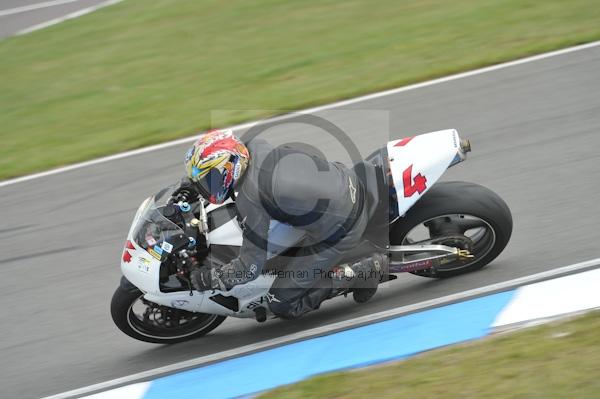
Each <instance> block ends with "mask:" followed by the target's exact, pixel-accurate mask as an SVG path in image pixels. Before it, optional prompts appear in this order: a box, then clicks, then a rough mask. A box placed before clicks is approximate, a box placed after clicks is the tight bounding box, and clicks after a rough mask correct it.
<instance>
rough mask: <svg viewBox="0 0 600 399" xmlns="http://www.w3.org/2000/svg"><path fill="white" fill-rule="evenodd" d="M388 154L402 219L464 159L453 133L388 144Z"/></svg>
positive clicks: (410, 138) (448, 131)
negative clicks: (449, 170)
mask: <svg viewBox="0 0 600 399" xmlns="http://www.w3.org/2000/svg"><path fill="white" fill-rule="evenodd" d="M387 150H388V156H389V161H390V170H391V172H392V178H393V180H394V186H395V187H396V194H397V195H398V214H399V215H404V214H405V213H406V211H408V210H409V209H410V207H411V206H413V205H414V204H415V202H417V201H418V200H419V198H421V196H422V195H423V194H425V193H426V192H427V190H429V188H430V187H431V186H432V185H433V184H434V183H435V182H436V181H437V180H438V179H439V178H440V177H441V176H442V174H443V173H444V172H445V171H446V169H448V167H449V166H451V165H453V164H455V163H457V162H460V161H461V160H463V159H464V158H465V154H464V152H463V151H462V149H461V146H460V137H459V136H458V132H457V131H456V130H454V129H448V130H440V131H438V132H432V133H427V134H422V135H419V136H414V137H406V138H403V139H399V140H394V141H390V142H389V143H388V144H387Z"/></svg>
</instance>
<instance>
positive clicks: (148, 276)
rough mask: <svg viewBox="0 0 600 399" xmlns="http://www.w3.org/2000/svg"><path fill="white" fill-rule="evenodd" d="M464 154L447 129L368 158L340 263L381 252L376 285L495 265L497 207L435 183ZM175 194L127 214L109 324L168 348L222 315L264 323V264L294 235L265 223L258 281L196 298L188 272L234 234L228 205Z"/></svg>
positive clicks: (488, 194)
mask: <svg viewBox="0 0 600 399" xmlns="http://www.w3.org/2000/svg"><path fill="white" fill-rule="evenodd" d="M469 151H471V147H470V143H469V141H468V140H461V138H460V137H459V135H458V132H457V131H456V130H453V129H449V130H442V131H437V132H432V133H427V134H422V135H418V136H414V137H407V138H403V139H398V140H393V141H390V142H389V143H387V146H386V148H383V149H382V150H380V151H376V152H375V153H373V154H372V155H371V156H369V157H368V158H367V159H366V162H369V163H370V164H371V165H374V166H375V167H374V168H370V169H369V170H371V174H366V175H365V176H364V177H363V178H364V179H365V180H366V181H365V183H367V186H369V187H371V190H367V192H368V193H367V194H368V195H367V199H366V204H365V205H366V206H367V212H369V213H368V214H369V217H370V218H371V220H372V222H373V223H371V222H369V225H368V226H367V229H366V232H365V234H364V237H363V239H362V243H361V244H360V245H358V246H357V247H356V248H355V249H354V250H352V251H351V253H348V254H347V256H345V262H347V263H349V264H352V263H353V262H354V261H358V260H360V259H362V258H365V257H369V256H371V255H372V254H373V253H374V252H376V251H377V252H384V253H387V254H388V256H389V260H390V262H389V273H388V274H387V275H386V276H385V278H384V279H382V282H383V281H389V280H393V279H394V278H396V277H397V276H396V275H397V274H398V273H405V272H408V273H412V274H416V275H419V276H423V277H431V278H445V277H450V276H455V275H459V274H463V273H468V272H472V271H474V270H478V269H480V268H482V267H484V266H485V265H487V264H488V263H490V262H491V261H492V260H493V259H494V258H496V257H497V256H498V255H499V254H500V253H501V252H502V250H503V249H504V248H505V247H506V245H507V244H508V241H509V239H510V236H511V233H512V216H511V212H510V210H509V208H508V206H507V205H506V203H505V202H504V201H503V200H502V199H501V198H500V197H499V196H498V195H497V194H495V193H494V192H492V191H491V190H489V189H487V188H485V187H483V186H480V185H477V184H473V183H467V182H437V180H438V179H439V178H440V177H441V176H442V174H443V173H444V172H445V170H446V169H448V168H449V167H451V166H454V165H456V164H458V163H460V162H462V161H464V160H465V159H466V155H467V153H468V152H469ZM386 165H387V168H386V167H385V166H386ZM373 171H374V173H373ZM390 174H391V176H389V175H390ZM390 178H391V179H392V181H393V187H394V188H395V195H394V196H393V197H390V195H389V193H390V185H389V183H388V181H389V179H390ZM373 181H376V182H377V183H378V184H373ZM436 182H437V183H436ZM373 187H375V188H373ZM175 190H176V186H175V185H174V186H170V187H167V188H164V189H162V190H161V191H160V192H158V193H157V194H155V195H153V196H152V197H150V198H148V199H146V200H145V201H144V202H143V203H142V204H141V205H140V207H139V209H138V210H137V213H136V214H135V217H134V219H133V223H132V225H131V228H130V230H129V233H128V235H127V241H126V244H125V248H124V251H123V256H122V259H121V271H122V274H123V277H122V278H121V283H120V285H119V287H118V288H117V289H116V291H115V293H114V295H113V298H112V302H111V315H112V318H113V321H114V322H115V324H116V325H117V327H118V328H119V329H120V330H121V331H123V332H124V333H125V334H127V335H129V336H130V337H133V338H135V339H138V340H141V341H145V342H152V343H161V344H169V343H176V342H181V341H186V340H190V339H194V338H197V337H200V336H203V335H205V334H206V333H208V332H210V331H212V330H214V329H215V328H216V327H218V326H219V325H220V324H221V323H222V322H223V321H224V320H225V318H226V317H228V316H231V317H239V318H255V319H256V320H258V321H260V322H262V321H265V320H266V319H268V318H269V317H270V316H271V313H270V311H269V306H268V304H269V301H272V300H274V297H273V296H272V295H270V294H269V288H270V287H271V284H272V283H273V281H274V280H275V278H276V275H277V271H278V270H274V268H275V266H274V267H273V268H272V267H271V266H270V264H281V262H277V260H280V259H283V257H285V256H293V252H291V253H290V251H293V250H294V248H297V245H298V243H301V242H302V240H303V232H302V231H301V230H297V229H295V228H293V227H292V226H289V225H287V224H283V223H280V222H272V223H271V226H270V230H269V248H268V261H267V264H266V265H265V267H264V272H263V273H262V274H261V275H260V276H259V277H258V278H257V279H255V280H253V281H251V282H249V283H246V284H242V285H237V286H235V287H233V288H232V289H231V290H229V291H220V290H207V291H198V290H196V289H194V286H193V284H192V279H191V272H192V271H193V269H194V268H196V267H198V266H199V265H208V266H203V267H215V266H219V265H222V264H226V263H228V262H229V261H230V260H231V259H233V258H235V257H236V256H237V253H238V251H239V248H240V246H241V245H242V228H241V227H240V221H238V219H237V217H236V212H235V204H234V202H233V201H232V200H231V199H230V200H228V201H227V202H225V203H224V204H221V205H213V204H209V203H207V202H206V201H204V200H202V199H200V201H196V202H195V203H188V202H186V201H178V202H174V200H173V198H174V195H173V194H174V191H175ZM384 199H385V200H384ZM390 215H391V216H390ZM382 231H383V232H384V234H383V235H384V236H385V239H384V240H381V237H382ZM346 294H347V292H346Z"/></svg>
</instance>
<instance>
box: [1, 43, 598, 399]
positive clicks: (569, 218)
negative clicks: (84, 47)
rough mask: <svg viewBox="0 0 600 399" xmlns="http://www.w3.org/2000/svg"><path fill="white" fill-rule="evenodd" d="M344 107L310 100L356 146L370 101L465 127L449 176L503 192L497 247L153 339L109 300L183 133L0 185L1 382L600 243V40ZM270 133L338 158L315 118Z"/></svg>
mask: <svg viewBox="0 0 600 399" xmlns="http://www.w3.org/2000/svg"><path fill="white" fill-rule="evenodd" d="M343 108H344V110H346V111H344V112H336V111H323V112H321V113H319V115H320V116H323V117H325V118H327V119H329V120H331V121H332V122H334V123H336V124H337V125H338V126H339V127H341V128H342V129H343V130H344V131H345V132H346V133H347V134H348V135H349V136H350V137H351V138H352V139H353V141H354V143H355V144H356V145H357V146H358V147H359V148H361V150H363V151H364V152H365V153H366V152H368V151H370V150H371V149H374V148H375V147H377V146H379V145H382V144H383V142H379V140H380V139H381V137H382V134H381V132H379V133H378V132H376V131H375V129H376V128H380V129H381V126H382V123H380V122H379V121H380V120H381V119H382V118H381V115H388V116H389V122H390V126H389V131H390V132H391V137H392V138H398V137H403V136H410V135H414V134H418V133H424V132H427V131H433V130H439V129H443V128H449V127H454V128H457V129H458V130H459V132H460V133H461V134H462V135H463V136H464V137H468V138H470V139H471V142H472V145H473V152H472V153H471V154H470V157H469V159H468V161H467V162H466V163H463V164H461V165H459V166H457V167H455V168H453V169H451V170H449V171H448V173H447V174H446V175H445V179H446V180H467V181H472V182H476V183H480V184H484V185H486V186H488V187H490V188H491V189H493V190H495V191H496V192H497V193H499V194H500V195H501V196H502V197H503V198H504V199H505V200H506V201H507V202H508V204H509V205H510V207H511V209H512V211H513V215H514V221H515V225H514V234H513V237H512V240H511V243H510V244H509V246H508V248H507V249H506V251H505V252H504V253H503V254H502V255H501V256H500V257H499V258H498V259H497V260H496V261H495V262H493V263H492V264H491V265H490V266H489V267H487V268H485V269H483V270H481V271H479V272H476V273H472V274H470V275H466V276H462V277H458V278H454V279H448V280H439V281H438V280H430V279H426V278H420V277H415V276H411V275H405V276H401V278H400V279H398V280H397V281H395V282H392V283H389V284H387V285H385V286H384V287H382V289H381V290H380V291H379V292H378V294H377V295H376V296H375V298H374V299H373V300H372V301H371V302H369V303H368V304H364V305H356V304H354V302H353V301H352V300H351V299H350V298H347V299H345V298H339V299H336V300H334V301H330V302H329V303H325V304H324V305H323V307H322V309H321V310H319V311H317V312H314V313H313V314H309V315H307V316H306V317H304V318H302V319H300V320H296V321H280V320H272V321H269V322H267V323H264V324H258V323H257V322H255V321H253V320H236V319H228V320H227V321H226V322H225V323H224V324H223V325H222V326H221V327H219V328H218V329H217V330H215V331H214V332H213V333H211V334H209V335H208V336H206V337H205V338H203V339H200V340H196V341H193V342H188V343H184V344H179V345H176V346H157V345H152V344H145V343H141V342H137V341H135V340H132V339H130V338H129V337H127V336H125V335H124V334H122V333H121V332H120V331H118V330H117V329H116V328H115V327H114V326H113V323H112V321H111V319H110V315H109V303H110V297H111V295H112V293H113V291H114V289H115V287H116V286H117V284H118V281H119V277H120V271H119V259H120V256H121V252H122V247H123V242H124V238H125V234H126V232H127V230H128V227H129V224H130V221H131V218H132V217H133V213H134V211H135V209H136V208H137V206H138V204H139V203H140V202H141V201H142V200H143V199H144V198H145V197H146V196H148V195H149V194H151V193H152V192H154V191H156V190H157V189H158V188H160V187H161V186H163V185H165V184H168V183H171V182H173V181H175V180H177V179H178V177H179V176H180V175H181V173H182V172H183V168H182V159H183V155H184V153H185V149H186V147H187V145H181V146H176V147H171V148H166V149H163V150H160V151H154V152H149V153H145V154H141V155H136V156H132V157H127V158H123V159H120V160H116V161H112V162H107V163H102V164H98V165H95V166H91V167H84V168H80V169H76V170H72V171H69V172H65V173H60V174H55V175H52V176H46V177H43V178H40V179H35V180H31V181H27V182H22V183H17V184H13V185H9V186H6V187H2V188H0V220H1V224H0V267H1V270H2V272H3V273H2V278H1V279H0V295H1V298H2V302H1V303H2V316H1V317H0V331H2V334H0V348H1V353H2V365H1V366H0V370H1V373H0V387H2V388H0V392H1V394H0V396H2V397H7V398H17V397H18V398H32V397H40V396H45V395H50V394H56V393H60V392H64V391H67V390H71V389H75V388H79V387H82V386H86V385H90V384H94V383H99V382H103V381H106V380H109V379H113V378H117V377H122V376H124V375H129V374H133V373H137V372H141V371H144V370H149V369H152V368H155V367H159V366H164V365H168V364H171V363H175V362H179V361H183V360H187V359H190V358H194V357H198V356H202V355H206V354H211V353H216V352H220V351H223V350H226V349H232V348H236V347H238V346H242V345H247V344H250V343H255V342H259V341H262V340H265V339H269V338H274V337H278V336H281V335H285V334H288V333H292V332H297V331H301V330H304V329H309V328H313V327H317V326H321V325H324V324H328V323H332V322H336V321H341V320H345V319H350V318H354V317H357V316H362V315H367V314H371V313H374V312H377V311H381V310H386V309H390V308H393V307H397V306H401V305H407V304H411V303H416V302H420V301H424V300H427V299H432V298H437V297H440V296H443V295H447V294H452V293H457V292H461V291H463V290H467V289H472V288H477V287H480V286H484V285H488V284H492V283H496V282H501V281H505V280H509V279H512V278H516V277H520V276H525V275H529V274H533V273H537V272H541V271H544V270H549V269H553V268H556V267H559V266H563V265H567V264H572V263H576V262H580V261H584V260H588V259H592V258H597V257H598V256H599V255H600V249H598V239H599V238H600V233H599V232H598V226H600V212H599V211H600V205H599V201H600V154H599V153H598V152H599V150H600V47H593V48H589V49H586V50H581V51H577V52H573V53H569V54H564V55H560V56H555V57H551V58H547V59H543V60H537V61H534V62H529V63H526V64H521V65H517V66H512V67H509V68H505V69H500V70H496V71H493V72H488V73H484V74H481V75H475V76H471V77H468V78H463V79H458V80H452V81H448V82H445V83H441V84H436V85H432V86H428V87H423V88H419V89H416V90H410V91H405V92H401V93H397V94H394V95H389V96H385V97H380V98H377V99H373V100H369V101H364V102H360V103H355V104H351V105H346V106H344V107H343ZM361 110H362V111H361ZM364 110H379V111H380V112H373V111H368V112H366V111H364ZM383 125H385V123H383ZM271 133H272V135H273V137H277V141H280V140H281V141H297V140H298V138H300V137H301V138H302V139H303V141H306V140H308V141H310V142H311V144H313V145H316V146H318V147H319V148H321V149H328V148H332V149H334V150H332V151H333V152H330V153H332V154H333V155H334V156H335V155H338V156H340V159H341V158H342V156H341V154H342V153H341V152H340V151H339V149H338V150H335V148H336V147H335V142H332V140H331V139H329V138H326V137H325V135H324V134H323V132H322V131H321V132H320V131H318V130H317V129H307V128H306V126H301V125H298V124H287V125H284V126H280V127H278V128H276V129H273V131H272V132H271ZM557 295H560V293H557ZM460 318H461V315H460V314H457V315H456V319H457V322H460ZM236 378H251V376H239V377H236Z"/></svg>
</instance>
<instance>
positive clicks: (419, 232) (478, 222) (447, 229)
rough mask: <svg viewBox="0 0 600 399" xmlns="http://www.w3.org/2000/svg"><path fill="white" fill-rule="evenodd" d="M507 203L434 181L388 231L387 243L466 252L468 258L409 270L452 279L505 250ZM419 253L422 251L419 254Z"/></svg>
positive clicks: (476, 188) (472, 187) (483, 191)
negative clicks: (459, 249) (429, 246)
mask: <svg viewBox="0 0 600 399" xmlns="http://www.w3.org/2000/svg"><path fill="white" fill-rule="evenodd" d="M512 227H513V222H512V215H511V212H510V209H509V208H508V206H507V205H506V203H505V202H504V201H503V200H502V198H500V197H499V196H498V195H497V194H496V193H494V192H493V191H491V190H489V189H488V188H486V187H483V186H480V185H478V184H474V183H466V182H443V183H437V184H435V185H434V186H433V187H431V189H430V190H429V191H428V192H427V193H426V194H425V195H424V196H423V198H421V199H420V200H419V201H418V202H417V203H416V204H415V205H414V206H413V207H412V208H411V209H410V210H409V211H408V212H407V213H406V215H405V216H404V217H403V218H400V219H399V220H398V221H397V222H396V223H395V224H394V225H393V226H392V228H391V230H390V243H391V244H392V245H411V244H441V245H448V246H451V247H458V248H461V249H466V250H468V251H469V252H470V253H471V254H472V255H473V258H471V259H469V260H466V261H465V260H456V261H452V262H448V263H445V264H443V265H440V266H438V267H436V268H435V269H426V270H419V271H415V272H412V273H413V274H416V275H419V276H423V277H437V278H443V277H451V276H456V275H459V274H464V273H468V272H472V271H475V270H478V269H481V268H482V267H484V266H485V265H487V264H488V263H490V262H491V261H492V260H494V259H495V258H496V257H497V256H498V255H500V253H501V252H502V251H503V250H504V248H505V247H506V245H507V244H508V241H509V239H510V236H511V234H512ZM421 255H422V254H421Z"/></svg>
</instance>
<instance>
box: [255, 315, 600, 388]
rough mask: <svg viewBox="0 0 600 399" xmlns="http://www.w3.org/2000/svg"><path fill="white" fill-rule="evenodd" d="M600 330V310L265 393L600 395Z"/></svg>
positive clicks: (317, 378) (316, 378)
mask: <svg viewBox="0 0 600 399" xmlns="http://www.w3.org/2000/svg"><path fill="white" fill-rule="evenodd" d="M599 331H600V313H597V312H596V313H592V314H589V315H586V316H583V317H581V318H578V319H575V320H571V321H568V322H562V323H557V324H549V325H545V326H542V327H536V328H532V329H528V330H523V331H520V332H516V333H510V334H504V335H500V336H496V337H492V338H489V339H485V340H482V341H477V342H474V343H469V344H465V345H459V346H452V347H448V348H445V349H441V350H437V351H433V352H428V353H425V354H423V355H421V356H418V357H416V358H413V359H409V360H406V361H403V362H399V363H395V364H391V365H387V366H381V367H373V368H368V369H363V370H361V371H351V372H345V373H335V374H328V375H323V376H319V377H315V378H312V379H309V380H307V381H304V382H300V383H298V384H295V385H290V386H287V387H283V388H279V389H276V390H274V391H272V392H269V393H266V394H264V395H261V396H260V398H261V399H275V398H278V399H296V398H298V399H304V398H345V399H352V398H356V399H363V398H377V399H387V398H407V399H418V398H424V399H430V398H462V399H468V398H474V399H481V398H491V399H492V398H493V399H508V398H524V399H525V398H536V399H537V398H540V399H553V398H578V399H585V398H590V399H597V398H599V397H600V378H599V377H600V334H599V333H598V332H599Z"/></svg>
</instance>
